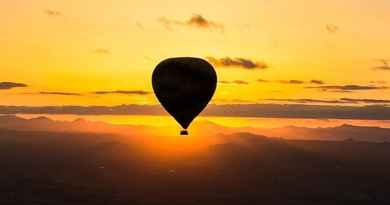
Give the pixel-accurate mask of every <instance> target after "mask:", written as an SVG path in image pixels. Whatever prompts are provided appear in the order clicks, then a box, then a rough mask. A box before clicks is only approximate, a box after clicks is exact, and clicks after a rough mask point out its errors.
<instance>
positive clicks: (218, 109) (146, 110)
mask: <svg viewBox="0 0 390 205" xmlns="http://www.w3.org/2000/svg"><path fill="white" fill-rule="evenodd" d="M0 114H76V115H102V114H106V115H167V113H166V112H165V111H164V110H163V108H162V107H161V106H160V105H121V106H48V107H31V106H0ZM202 115H203V116H220V117H273V118H274V117H276V118H312V119H362V120H364V119H365V120H390V107H389V106H385V105H370V106H347V105H305V104H283V105H280V104H224V105H215V104H210V105H209V106H208V107H207V108H206V110H205V111H204V112H202Z"/></svg>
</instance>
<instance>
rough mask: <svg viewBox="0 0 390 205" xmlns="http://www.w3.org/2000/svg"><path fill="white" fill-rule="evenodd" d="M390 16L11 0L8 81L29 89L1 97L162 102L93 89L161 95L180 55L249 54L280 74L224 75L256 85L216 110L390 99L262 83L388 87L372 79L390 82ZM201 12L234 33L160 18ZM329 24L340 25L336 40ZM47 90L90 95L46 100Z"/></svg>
mask: <svg viewBox="0 0 390 205" xmlns="http://www.w3.org/2000/svg"><path fill="white" fill-rule="evenodd" d="M389 9H390V2H389V1H387V0H344V1H339V0H313V1H307V0H292V1H286V0H284V1H282V0H248V1H244V0H243V1H230V0H223V1H222V0H220V1H209V0H197V1H181V0H174V1H166V0H165V1H156V0H154V1H151V0H150V1H149V0H142V1H141V0H139V1H128V0H110V1H108V0H83V1H80V0H55V1H53V0H1V7H0V26H1V27H0V45H1V48H2V49H1V50H0V56H1V61H0V82H5V81H10V82H18V83H25V84H27V85H28V87H27V88H14V89H11V90H0V98H1V101H0V104H2V105H64V104H66V105H69V104H72V105H116V104H132V103H142V104H143V103H155V102H156V100H155V98H154V96H153V95H146V96H145V95H143V96H139V95H118V94H112V95H104V96H98V95H94V94H90V92H94V91H101V90H103V91H111V90H146V91H152V88H151V82H150V81H151V80H150V78H151V73H152V71H153V69H154V67H155V66H156V64H157V63H159V62H160V61H161V60H163V59H164V58H167V57H172V56H198V57H208V56H211V57H215V58H223V57H227V56H229V57H231V58H235V57H240V58H246V59H251V60H254V61H264V62H266V63H267V64H268V65H269V66H270V67H269V68H267V69H265V70H248V69H243V68H223V67H218V68H216V69H217V72H218V77H219V80H226V81H233V80H244V81H247V82H249V84H248V85H235V84H228V85H226V84H219V85H218V89H217V93H216V96H215V98H214V99H215V102H221V103H222V102H224V103H226V102H231V103H234V102H237V100H241V101H248V102H258V101H260V100H261V99H268V98H289V99H290V98H293V99H298V98H312V99H338V98H342V97H349V98H372V99H389V98H390V92H389V90H387V89H378V90H376V89H375V90H362V91H355V92H348V93H345V92H343V93H341V92H329V91H328V92H324V91H321V90H319V89H308V88H304V87H307V86H318V85H312V84H301V85H290V84H282V83H278V82H271V83H258V82H256V80H257V79H260V78H261V79H265V80H270V81H278V80H302V81H310V80H313V79H316V80H323V81H324V82H326V85H347V84H354V85H362V86H367V85H370V86H386V84H378V83H374V84H372V83H369V82H370V81H386V80H388V79H389V77H390V70H388V71H386V70H375V69H373V67H375V66H381V65H382V64H381V63H380V62H376V61H375V60H374V59H378V58H379V59H387V58H390V52H389V49H390V37H389V36H390V27H389V26H388V25H390V13H389V12H388V11H389ZM50 12H52V13H50ZM194 14H200V15H202V16H203V17H204V18H206V19H207V20H209V21H212V22H216V23H219V24H222V25H223V27H224V31H223V32H221V31H216V30H213V29H211V30H210V29H204V28H197V27H191V26H184V25H173V26H172V28H171V29H170V30H169V29H167V28H166V27H165V26H164V25H163V24H162V23H161V21H159V19H161V18H166V19H171V20H176V21H180V22H185V21H187V20H188V19H190V18H191V16H192V15H194ZM327 25H333V26H337V27H338V29H336V30H337V31H335V32H329V31H327V29H326V26H327ZM98 49H100V51H101V52H96V51H97V50H98ZM388 81H389V80H388ZM388 84H390V82H389V83H388ZM42 91H45V92H72V93H81V94H82V96H61V95H39V94H37V93H39V92H42Z"/></svg>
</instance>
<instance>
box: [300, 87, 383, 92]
mask: <svg viewBox="0 0 390 205" xmlns="http://www.w3.org/2000/svg"><path fill="white" fill-rule="evenodd" d="M306 88H309V89H321V90H323V91H331V92H353V91H363V90H383V89H387V88H388V87H385V86H373V85H321V86H311V87H306Z"/></svg>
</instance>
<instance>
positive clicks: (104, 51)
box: [94, 48, 111, 55]
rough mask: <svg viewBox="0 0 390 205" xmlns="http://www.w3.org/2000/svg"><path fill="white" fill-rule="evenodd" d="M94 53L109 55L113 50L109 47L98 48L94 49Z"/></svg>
mask: <svg viewBox="0 0 390 205" xmlns="http://www.w3.org/2000/svg"><path fill="white" fill-rule="evenodd" d="M94 53H97V54H104V55H109V54H111V51H110V50H109V49H106V48H98V49H95V50H94Z"/></svg>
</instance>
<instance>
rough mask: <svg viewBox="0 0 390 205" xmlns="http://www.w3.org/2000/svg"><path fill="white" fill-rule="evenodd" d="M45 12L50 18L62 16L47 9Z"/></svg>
mask: <svg viewBox="0 0 390 205" xmlns="http://www.w3.org/2000/svg"><path fill="white" fill-rule="evenodd" d="M43 12H44V13H45V14H46V15H48V16H54V17H55V16H62V13H61V12H59V11H56V10H52V9H45V10H44V11H43Z"/></svg>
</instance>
